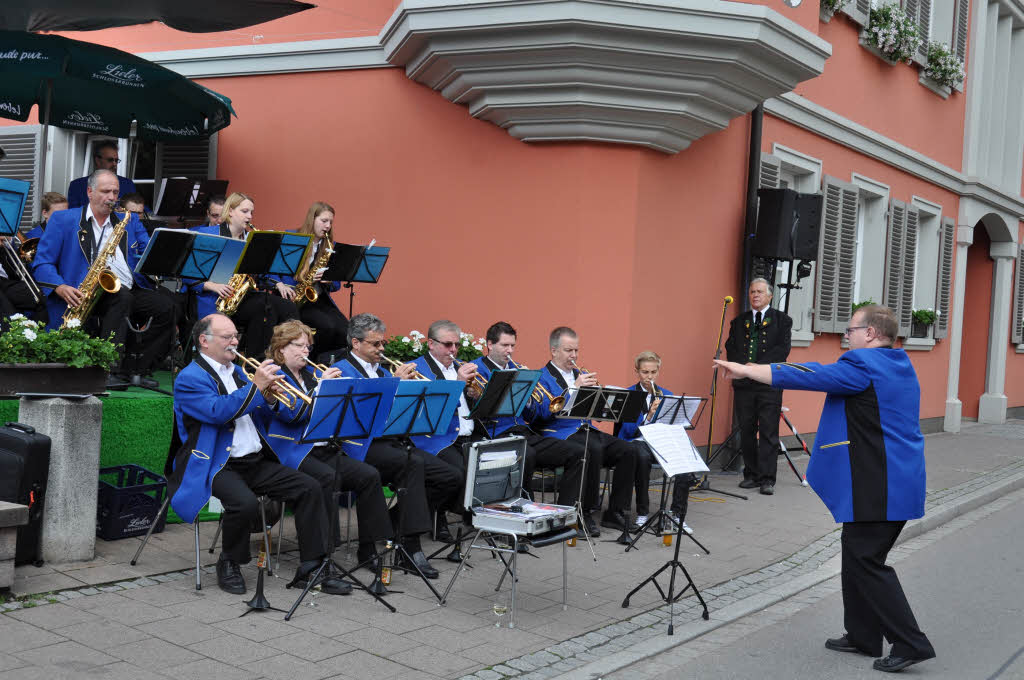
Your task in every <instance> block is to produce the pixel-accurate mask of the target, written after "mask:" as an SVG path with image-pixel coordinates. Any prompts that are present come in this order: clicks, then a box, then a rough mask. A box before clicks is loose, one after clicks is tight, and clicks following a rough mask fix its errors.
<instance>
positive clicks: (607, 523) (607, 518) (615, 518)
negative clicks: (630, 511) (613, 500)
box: [601, 510, 626, 531]
mask: <svg viewBox="0 0 1024 680" xmlns="http://www.w3.org/2000/svg"><path fill="white" fill-rule="evenodd" d="M601 526H603V527H608V528H609V529H618V530H619V531H622V530H623V529H625V528H626V514H625V513H624V512H622V511H621V510H606V511H605V513H604V514H603V515H601Z"/></svg>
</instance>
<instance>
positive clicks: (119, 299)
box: [92, 286, 173, 372]
mask: <svg viewBox="0 0 1024 680" xmlns="http://www.w3.org/2000/svg"><path fill="white" fill-rule="evenodd" d="M172 308H173V302H172V300H171V299H170V298H169V297H168V296H165V295H162V294H160V293H158V292H157V291H155V290H149V289H148V288H142V287H140V286H134V287H132V288H131V289H128V288H123V287H122V288H121V289H120V290H119V291H117V292H116V293H100V296H99V300H98V301H97V302H96V306H95V307H94V308H93V311H92V316H93V317H94V318H95V319H96V320H97V321H98V323H99V335H98V337H100V338H111V340H112V342H114V343H115V344H120V345H121V346H122V349H121V350H120V353H121V370H122V371H139V372H145V371H149V370H152V369H153V367H154V366H155V365H156V364H157V363H158V362H159V361H160V360H161V359H163V358H164V357H166V356H167V351H168V349H169V346H170V342H171V322H172V317H173V314H172ZM129 319H130V320H131V322H132V324H133V325H135V327H137V328H139V327H141V326H142V325H143V324H145V323H146V322H147V321H148V322H149V327H148V328H147V329H146V332H144V333H142V335H141V337H140V338H138V339H136V337H137V336H136V334H135V333H132V336H131V337H129V336H128V320H129ZM111 334H112V335H113V337H111ZM129 341H130V342H129Z"/></svg>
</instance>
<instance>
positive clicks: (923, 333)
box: [910, 321, 931, 338]
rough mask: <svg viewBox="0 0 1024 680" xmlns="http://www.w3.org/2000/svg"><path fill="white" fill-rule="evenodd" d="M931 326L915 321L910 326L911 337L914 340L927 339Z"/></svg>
mask: <svg viewBox="0 0 1024 680" xmlns="http://www.w3.org/2000/svg"><path fill="white" fill-rule="evenodd" d="M929 326H931V324H929V323H918V322H917V321H913V322H911V324H910V337H912V338H927V337H928V327H929Z"/></svg>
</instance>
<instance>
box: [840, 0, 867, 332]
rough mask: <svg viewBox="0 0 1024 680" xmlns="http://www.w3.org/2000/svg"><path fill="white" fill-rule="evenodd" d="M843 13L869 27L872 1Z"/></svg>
mask: <svg viewBox="0 0 1024 680" xmlns="http://www.w3.org/2000/svg"><path fill="white" fill-rule="evenodd" d="M843 13H845V14H846V16H848V17H850V18H851V19H853V22H854V23H856V24H860V25H861V26H867V25H868V19H869V18H870V17H871V0H850V2H848V3H846V5H845V6H844V7H843ZM844 330H845V329H844Z"/></svg>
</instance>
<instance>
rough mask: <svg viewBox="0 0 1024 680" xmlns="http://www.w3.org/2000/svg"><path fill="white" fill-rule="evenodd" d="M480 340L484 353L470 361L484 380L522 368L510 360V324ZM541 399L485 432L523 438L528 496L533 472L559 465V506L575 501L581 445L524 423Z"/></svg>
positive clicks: (512, 342) (513, 344) (495, 327)
mask: <svg viewBox="0 0 1024 680" xmlns="http://www.w3.org/2000/svg"><path fill="white" fill-rule="evenodd" d="M484 339H485V341H486V343H487V353H486V354H485V355H484V356H482V357H480V358H479V359H476V360H475V362H474V363H476V365H477V367H478V368H477V370H479V371H480V375H482V376H483V377H484V378H485V379H488V380H489V379H490V377H491V373H492V372H494V371H500V370H504V369H516V368H522V366H519V365H518V364H516V363H515V361H513V359H512V354H513V353H514V352H515V350H516V342H517V335H516V329H515V328H513V327H512V325H511V324H508V323H506V322H504V321H499V322H497V323H495V324H493V325H492V326H491V327H490V328H488V329H487V334H486V335H485V338H484ZM535 394H538V395H540V392H539V391H538V392H535ZM541 402H543V403H545V404H546V403H547V402H546V401H544V399H543V398H541V399H540V400H539V401H538V400H534V399H531V400H530V402H529V403H528V404H527V405H526V408H525V409H523V415H522V416H521V417H519V418H512V417H510V416H503V417H501V418H498V421H497V423H495V424H494V425H493V427H491V426H490V425H489V426H488V428H487V431H488V432H491V431H493V432H494V433H495V435H496V436H499V437H507V436H511V435H520V436H522V437H525V438H526V465H525V467H524V471H523V487H524V488H525V489H526V491H527V492H528V493H530V494H531V497H532V493H533V489H532V488H531V487H532V480H533V472H534V470H535V469H536V468H537V467H540V468H548V469H554V468H558V467H560V468H562V469H563V472H562V484H561V487H560V488H559V491H558V496H557V500H556V502H557V503H558V504H559V505H572V504H573V503H575V502H576V497H577V496H578V494H579V489H580V479H581V477H582V475H583V447H582V446H581V445H579V444H577V443H576V442H570V441H565V440H562V439H558V438H556V437H545V436H542V435H539V434H537V433H536V432H534V431H533V430H532V429H530V427H529V425H528V423H529V421H531V420H533V418H534V416H535V413H536V410H537V408H538V406H539V405H540V403H541Z"/></svg>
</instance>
